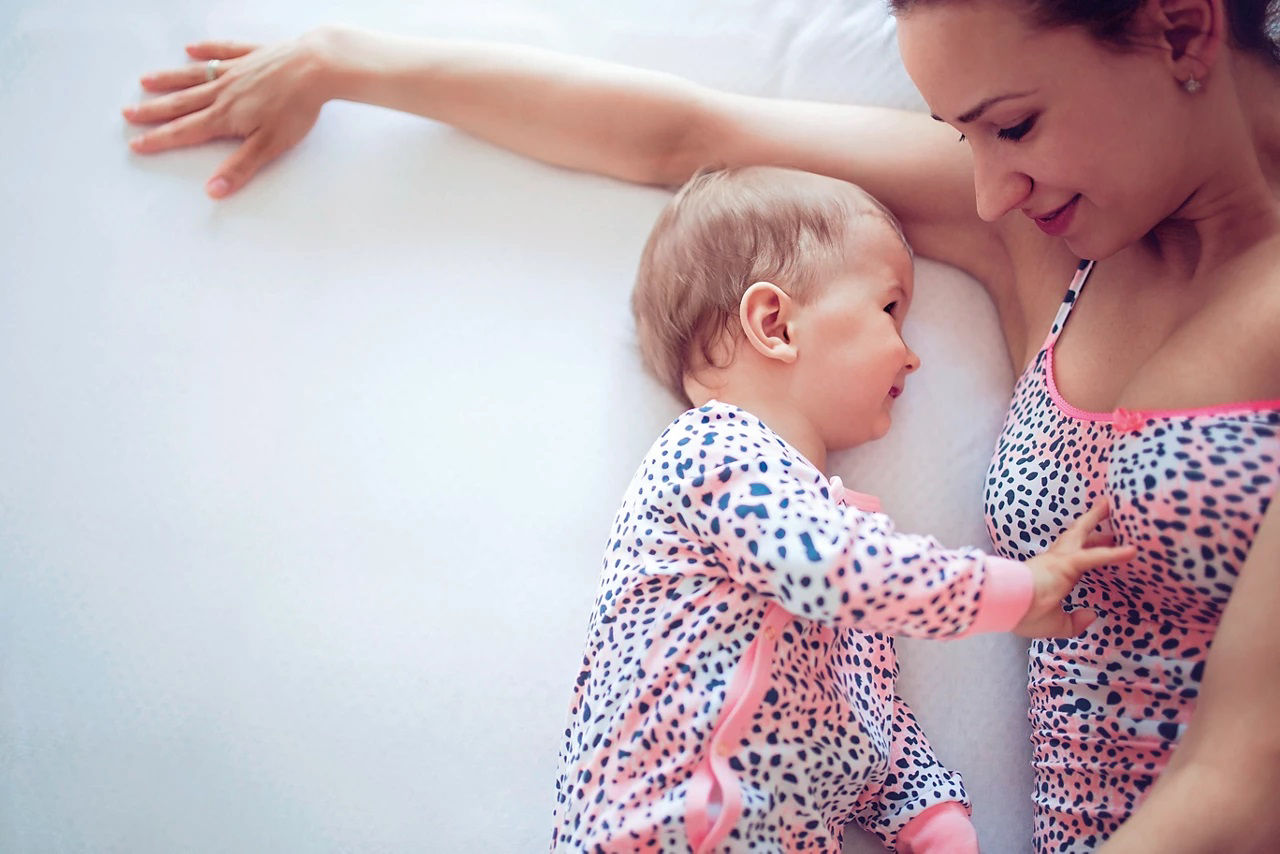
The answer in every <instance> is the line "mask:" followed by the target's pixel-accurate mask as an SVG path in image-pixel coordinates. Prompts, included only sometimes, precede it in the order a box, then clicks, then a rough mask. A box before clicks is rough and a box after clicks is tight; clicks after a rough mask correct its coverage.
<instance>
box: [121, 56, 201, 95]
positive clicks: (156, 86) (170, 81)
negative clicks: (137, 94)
mask: <svg viewBox="0 0 1280 854" xmlns="http://www.w3.org/2000/svg"><path fill="white" fill-rule="evenodd" d="M138 82H139V83H141V84H142V88H143V89H145V90H147V91H148V92H174V91H177V90H178V89H190V88H191V87H192V86H199V85H200V84H202V83H208V82H209V66H208V63H205V62H201V63H197V64H196V65H184V66H182V67H181V68H169V69H166V70H164V71H152V72H150V73H148V74H144V75H142V77H140V78H139V79H138Z"/></svg>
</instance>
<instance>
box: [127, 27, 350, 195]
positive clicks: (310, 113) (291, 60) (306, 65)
mask: <svg viewBox="0 0 1280 854" xmlns="http://www.w3.org/2000/svg"><path fill="white" fill-rule="evenodd" d="M320 41H321V39H320V38H318V37H317V36H315V35H312V34H308V35H304V36H302V37H301V38H298V39H295V40H293V41H288V42H284V43H282V44H277V45H273V46H270V47H257V46H255V45H248V44H239V43H236V42H200V43H198V44H193V45H189V46H188V47H187V54H188V55H189V56H190V57H191V58H192V59H194V60H199V61H198V62H197V63H196V64H193V65H188V66H186V67H184V68H176V69H170V70H166V71H155V72H152V73H150V74H145V75H143V77H142V79H141V83H142V88H143V89H145V90H147V91H148V92H162V93H166V94H162V95H160V96H159V97H156V98H153V99H151V100H148V101H143V102H142V103H139V104H135V105H132V106H128V107H125V108H124V110H123V112H124V117H125V118H126V119H128V120H129V121H131V122H134V123H136V124H152V125H159V127H155V128H152V129H151V130H148V131H147V132H145V133H142V134H140V135H138V136H136V137H134V138H133V139H132V140H130V141H129V145H130V147H132V148H133V150H134V151H136V152H139V153H140V154H152V153H154V152H157V151H165V150H168V149H170V148H178V147H181V146H187V145H199V144H200V143H203V142H207V141H209V140H211V139H223V138H227V137H232V138H236V139H242V140H244V142H243V143H242V144H241V145H240V147H239V148H237V149H236V151H235V152H234V153H233V154H232V155H231V156H230V157H228V158H227V159H226V160H224V161H223V162H222V164H221V165H220V166H219V167H218V169H217V171H215V172H214V173H213V176H212V177H210V179H209V181H208V183H206V184H205V191H206V192H208V194H209V195H210V196H212V197H213V198H215V199H218V198H222V197H223V196H226V195H228V194H230V193H233V192H235V191H236V190H238V189H240V188H241V187H243V186H244V185H245V184H246V183H248V181H249V179H250V178H252V177H253V175H254V173H256V172H257V171H258V170H259V169H261V168H262V167H263V166H264V165H266V164H267V163H269V162H270V161H271V160H272V159H274V158H275V157H277V156H278V155H280V154H281V153H283V152H285V151H287V150H288V149H289V148H291V147H292V146H293V145H295V144H296V143H297V142H298V141H299V140H300V139H302V138H303V137H304V136H306V135H307V132H308V131H309V130H311V128H312V126H314V125H315V123H316V118H317V117H319V115H320V108H321V107H322V106H324V103H325V101H327V100H328V95H327V94H326V93H325V91H324V80H325V73H324V71H325V62H324V52H323V50H322V48H321V45H320ZM210 60H217V62H216V63H213V64H211V63H210ZM211 69H212V72H211ZM211 73H212V74H213V75H214V77H213V79H209V76H210V74H211Z"/></svg>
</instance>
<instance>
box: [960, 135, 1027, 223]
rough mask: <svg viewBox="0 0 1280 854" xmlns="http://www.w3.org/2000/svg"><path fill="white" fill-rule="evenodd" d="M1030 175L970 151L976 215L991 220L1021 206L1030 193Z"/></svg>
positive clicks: (988, 156) (984, 219) (996, 159)
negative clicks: (976, 206)
mask: <svg viewBox="0 0 1280 854" xmlns="http://www.w3.org/2000/svg"><path fill="white" fill-rule="evenodd" d="M1031 187H1032V181H1031V178H1030V177H1028V176H1027V175H1025V174H1023V173H1022V172H1017V171H1015V170H1013V169H1010V168H1008V167H1007V166H1006V165H1004V164H1003V163H1001V162H1000V160H999V159H998V158H993V157H991V156H990V155H980V154H979V153H978V152H976V151H975V152H974V155H973V192H974V197H975V198H976V200H977V205H978V216H979V217H980V218H981V219H982V220H983V221H984V222H995V221H996V220H998V219H1000V217H1002V216H1004V215H1005V214H1007V213H1008V212H1009V211H1011V210H1015V209H1016V208H1019V207H1021V206H1022V203H1023V202H1024V201H1025V200H1026V198H1027V196H1029V195H1030V194H1031Z"/></svg>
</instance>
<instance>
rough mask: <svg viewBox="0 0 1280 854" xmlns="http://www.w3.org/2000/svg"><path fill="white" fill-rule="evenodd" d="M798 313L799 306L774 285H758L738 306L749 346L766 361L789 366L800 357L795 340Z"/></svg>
mask: <svg viewBox="0 0 1280 854" xmlns="http://www.w3.org/2000/svg"><path fill="white" fill-rule="evenodd" d="M794 313H795V302H794V301H793V300H792V299H791V297H789V296H788V295H787V292H786V291H784V290H783V289H782V288H780V287H778V286H777V285H775V284H773V283H772V282H756V283H755V284H754V285H752V286H751V287H749V288H747V290H746V293H744V294H743V295H742V301H741V302H739V303H738V319H739V320H740V321H741V323H742V334H743V335H744V336H745V337H746V339H747V343H748V344H750V345H751V346H752V347H753V348H755V351H756V352H757V353H759V354H760V355H762V356H764V357H765V358H766V359H777V360H778V361H780V362H785V363H788V364H790V363H791V362H794V361H795V360H796V356H797V355H798V354H797V351H796V347H795V344H794V343H793V342H792V340H791V338H792V334H791V333H792V330H791V324H792V321H793V319H794V318H793V315H794Z"/></svg>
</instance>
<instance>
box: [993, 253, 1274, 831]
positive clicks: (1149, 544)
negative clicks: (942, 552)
mask: <svg viewBox="0 0 1280 854" xmlns="http://www.w3.org/2000/svg"><path fill="white" fill-rule="evenodd" d="M1091 269H1092V267H1091V264H1090V263H1088V262H1086V263H1084V264H1082V265H1081V267H1080V269H1079V270H1078V271H1077V273H1076V277H1075V279H1074V280H1073V282H1072V284H1071V287H1070V289H1069V290H1068V292H1067V295H1066V299H1065V300H1064V302H1063V304H1062V308H1061V310H1060V311H1059V313H1058V317H1057V319H1056V320H1055V322H1054V325H1053V329H1052V331H1051V332H1050V333H1049V336H1048V338H1047V339H1046V341H1045V343H1044V346H1043V347H1042V348H1041V350H1040V352H1039V354H1038V355H1037V356H1036V358H1035V360H1034V361H1033V362H1032V363H1031V364H1030V365H1029V366H1028V367H1027V369H1026V371H1025V372H1024V373H1023V375H1022V377H1021V378H1020V379H1019V380H1018V384H1017V387H1016V389H1015V392H1014V398H1013V403H1012V405H1011V406H1010V408H1009V413H1008V415H1007V416H1006V419H1005V423H1004V428H1003V430H1002V432H1001V435H1000V438H999V440H998V442H997V445H996V450H995V456H994V457H993V459H992V461H991V467H990V470H989V472H988V475H987V482H986V513H987V519H988V525H989V530H990V533H991V539H992V542H994V543H995V544H996V546H997V548H998V550H999V551H1000V553H1001V554H1003V555H1004V556H1006V557H1009V558H1017V559H1026V558H1028V557H1031V556H1032V555H1034V554H1036V553H1038V552H1040V551H1042V550H1043V549H1044V548H1045V547H1047V546H1048V545H1049V544H1050V543H1051V542H1053V540H1054V539H1055V538H1056V537H1057V536H1058V535H1059V534H1060V533H1061V532H1062V530H1063V529H1064V528H1065V527H1066V526H1067V525H1068V524H1069V523H1070V522H1071V520H1073V519H1074V518H1075V517H1077V516H1078V515H1080V513H1081V512H1082V511H1083V510H1084V509H1085V508H1086V507H1087V506H1088V505H1090V504H1092V503H1093V502H1094V501H1095V500H1096V499H1097V498H1098V497H1099V496H1105V497H1106V498H1107V499H1108V500H1109V501H1110V504H1111V508H1112V510H1111V521H1112V526H1113V528H1114V530H1115V533H1116V537H1117V540H1118V541H1119V542H1122V543H1133V544H1135V545H1136V546H1137V547H1138V556H1137V558H1136V559H1135V560H1133V561H1132V562H1131V563H1129V564H1128V565H1125V566H1121V567H1107V568H1103V569H1098V570H1093V571H1091V572H1089V573H1088V574H1087V575H1086V576H1085V577H1084V579H1083V580H1082V581H1081V582H1080V583H1079V584H1078V585H1077V586H1076V588H1075V590H1074V591H1073V592H1072V594H1071V596H1070V597H1069V598H1068V600H1067V607H1068V608H1072V607H1088V608H1093V609H1095V610H1096V611H1097V612H1098V613H1099V615H1100V616H1099V619H1098V620H1097V621H1095V622H1094V623H1093V624H1092V625H1091V626H1090V627H1089V630H1088V633H1087V635H1086V636H1085V637H1083V638H1079V639H1069V640H1040V641H1033V642H1032V645H1031V661H1030V669H1029V683H1030V687H1029V693H1030V700H1031V711H1030V714H1031V723H1032V742H1033V747H1034V754H1033V756H1034V758H1033V762H1034V766H1035V790H1034V800H1035V831H1034V841H1035V849H1036V851H1037V852H1040V854H1048V852H1085V851H1092V850H1094V849H1095V848H1096V847H1097V846H1098V845H1099V844H1100V843H1101V842H1102V841H1103V840H1104V839H1106V838H1107V837H1108V836H1109V835H1110V834H1111V833H1112V832H1114V831H1115V829H1116V828H1117V827H1118V826H1119V825H1120V824H1121V823H1122V822H1123V821H1124V820H1125V818H1126V817H1127V816H1128V815H1129V814H1130V813H1131V812H1132V811H1133V810H1134V808H1135V806H1136V805H1137V804H1138V803H1139V802H1140V801H1141V800H1142V798H1143V795H1144V794H1145V793H1146V791H1147V790H1148V788H1149V787H1150V786H1151V784H1152V783H1153V782H1154V780H1155V778H1156V777H1157V776H1158V775H1159V774H1160V772H1161V770H1162V769H1163V768H1164V767H1165V765H1166V764H1167V763H1168V760H1169V756H1170V754H1171V752H1172V751H1173V749H1174V747H1175V746H1176V745H1177V743H1178V740H1179V738H1180V737H1181V736H1182V733H1183V730H1184V728H1185V727H1186V724H1187V721H1188V720H1189V719H1190V718H1191V715H1192V713H1193V712H1194V710H1195V706H1196V697H1197V695H1198V693H1199V689H1200V680H1201V677H1202V675H1203V673H1204V662H1205V657H1206V656H1207V654H1208V652H1209V646H1210V644H1211V643H1212V642H1213V637H1214V632H1215V631H1216V629H1217V627H1218V621H1219V619H1220V618H1221V616H1222V610H1223V608H1224V607H1225V606H1226V604H1227V600H1228V598H1229V597H1230V595H1231V590H1232V587H1233V585H1234V583H1235V580H1236V577H1237V575H1238V574H1239V573H1240V570H1241V567H1242V566H1243V565H1244V562H1245V559H1246V558H1247V557H1248V554H1249V548H1250V545H1251V543H1252V541H1253V537H1254V534H1255V533H1256V531H1257V529H1258V526H1259V525H1260V524H1261V521H1262V517H1263V515H1264V514H1265V513H1266V510H1267V506H1268V503H1269V501H1270V500H1271V496H1272V495H1273V493H1274V492H1275V489H1276V484H1277V481H1278V480H1280V401H1263V402H1257V403H1242V404H1228V405H1224V406H1213V407H1203V408H1198V409H1183V410H1173V411H1151V412H1132V411H1125V410H1119V409H1117V410H1115V411H1114V412H1086V411H1083V410H1080V409H1077V408H1075V407H1073V406H1071V404H1070V403H1068V402H1067V401H1065V400H1064V399H1063V398H1062V395H1061V394H1060V393H1059V392H1058V389H1057V387H1056V386H1055V384H1054V373H1053V352H1054V344H1055V342H1056V341H1057V340H1058V336H1059V335H1060V334H1061V333H1062V330H1063V327H1064V326H1065V324H1066V322H1067V318H1068V316H1069V315H1070V312H1071V308H1072V306H1074V305H1075V303H1076V302H1077V300H1078V299H1079V297H1080V293H1081V290H1082V288H1083V286H1084V283H1085V281H1086V280H1087V278H1088V275H1089V272H1090V270H1091Z"/></svg>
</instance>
